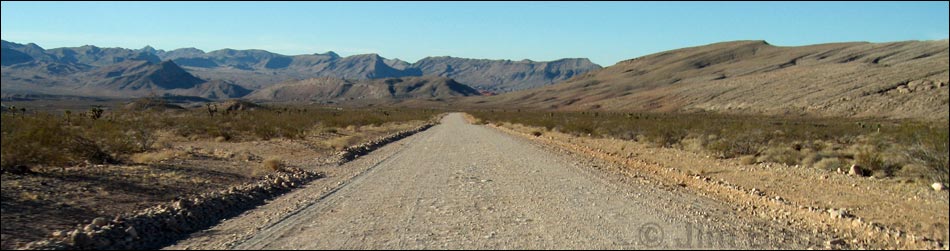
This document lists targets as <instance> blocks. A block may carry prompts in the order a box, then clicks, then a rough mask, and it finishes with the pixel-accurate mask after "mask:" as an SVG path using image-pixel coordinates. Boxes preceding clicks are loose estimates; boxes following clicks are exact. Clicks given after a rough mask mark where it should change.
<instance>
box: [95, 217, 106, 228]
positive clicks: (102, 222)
mask: <svg viewBox="0 0 950 251" xmlns="http://www.w3.org/2000/svg"><path fill="white" fill-rule="evenodd" d="M106 224H109V220H106V218H102V217H99V218H95V219H93V220H92V225H96V226H97V227H102V226H105V225H106Z"/></svg>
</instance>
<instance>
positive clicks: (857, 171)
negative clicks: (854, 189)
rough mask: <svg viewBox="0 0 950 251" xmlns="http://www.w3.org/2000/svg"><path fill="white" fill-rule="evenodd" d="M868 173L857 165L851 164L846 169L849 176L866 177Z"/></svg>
mask: <svg viewBox="0 0 950 251" xmlns="http://www.w3.org/2000/svg"><path fill="white" fill-rule="evenodd" d="M868 174H869V172H868V171H867V170H865V169H864V168H862V167H861V166H859V165H851V169H850V170H849V171H848V175H851V176H860V177H867V176H868Z"/></svg>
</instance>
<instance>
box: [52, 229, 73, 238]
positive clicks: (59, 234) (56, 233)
mask: <svg viewBox="0 0 950 251" xmlns="http://www.w3.org/2000/svg"><path fill="white" fill-rule="evenodd" d="M68 234H69V232H66V231H62V230H60V231H53V233H52V234H50V235H51V236H53V237H54V238H59V237H65V236H66V235H68Z"/></svg>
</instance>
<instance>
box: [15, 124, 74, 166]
mask: <svg viewBox="0 0 950 251" xmlns="http://www.w3.org/2000/svg"><path fill="white" fill-rule="evenodd" d="M2 125H3V136H2V140H0V144H2V147H0V148H2V154H0V165H2V166H3V167H12V166H17V165H35V164H51V165H63V164H68V163H70V162H73V161H76V156H75V155H73V154H69V152H66V151H64V150H68V149H69V148H71V146H72V145H73V142H72V141H73V138H75V137H76V136H77V135H75V133H73V131H72V130H69V129H68V128H65V127H64V126H62V125H61V124H60V123H59V121H58V120H57V119H55V118H54V117H53V116H49V115H37V116H15V115H10V114H3V115H2Z"/></svg>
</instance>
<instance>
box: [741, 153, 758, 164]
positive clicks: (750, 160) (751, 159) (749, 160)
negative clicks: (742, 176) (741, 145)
mask: <svg viewBox="0 0 950 251" xmlns="http://www.w3.org/2000/svg"><path fill="white" fill-rule="evenodd" d="M755 163H756V159H755V155H746V156H742V157H739V164H743V165H752V164H755Z"/></svg>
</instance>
